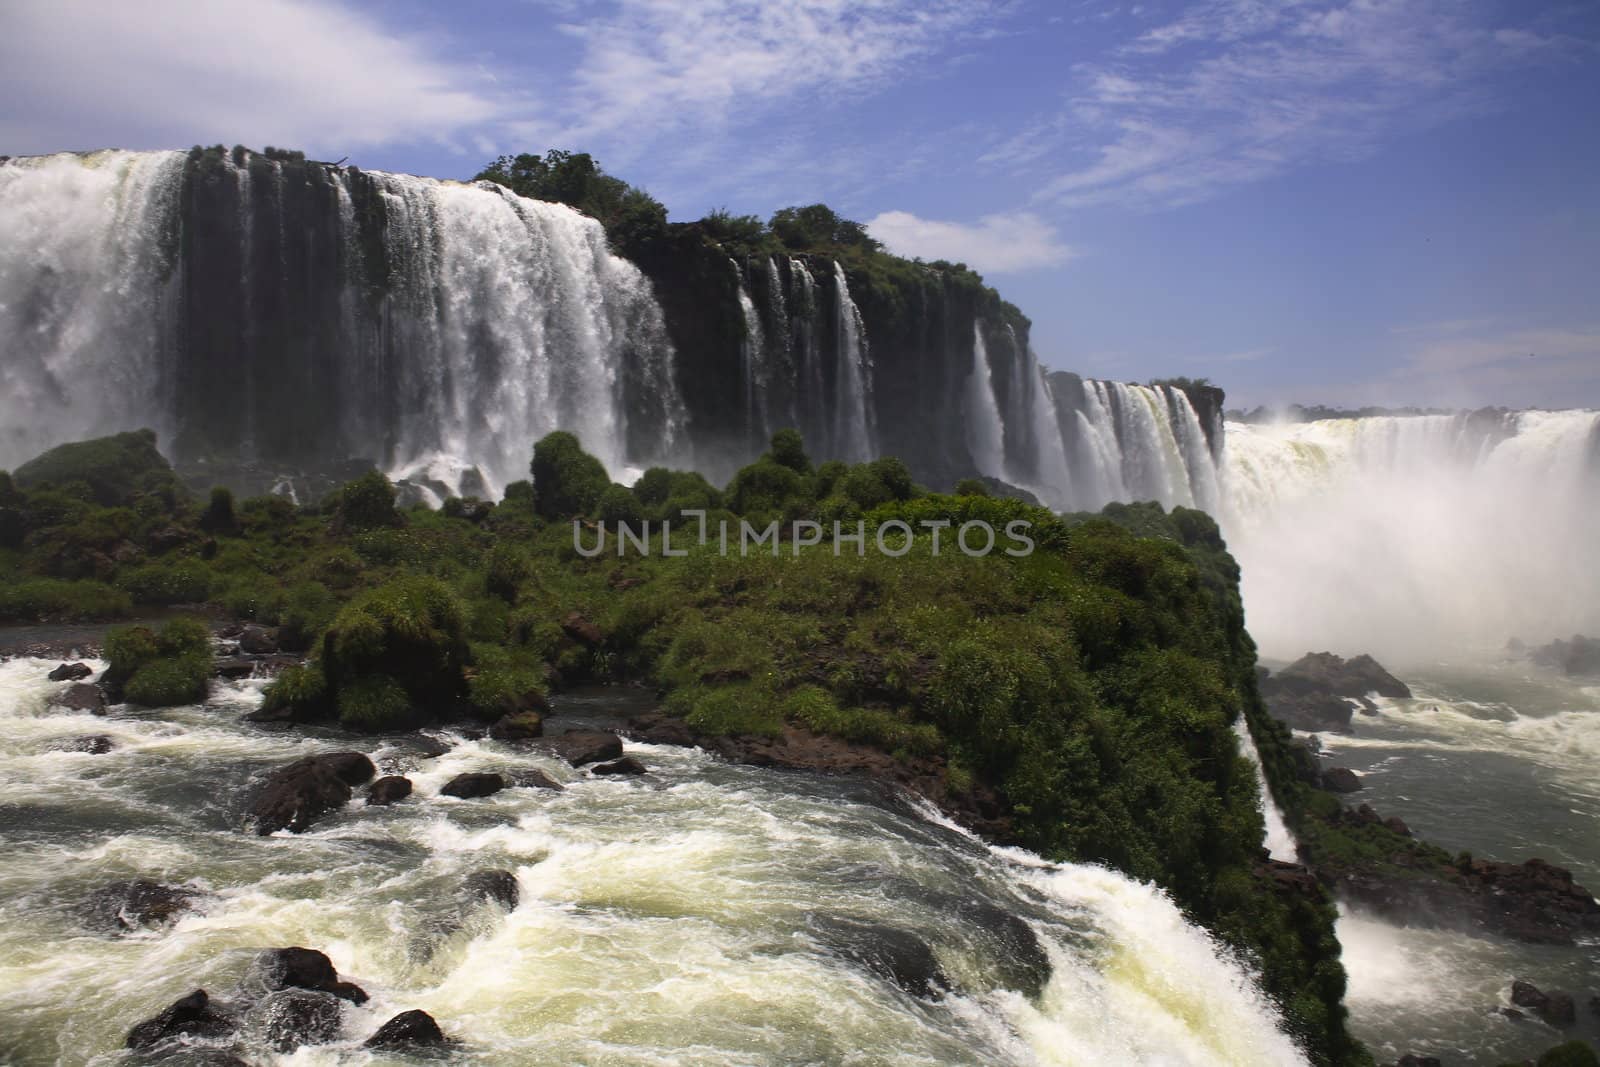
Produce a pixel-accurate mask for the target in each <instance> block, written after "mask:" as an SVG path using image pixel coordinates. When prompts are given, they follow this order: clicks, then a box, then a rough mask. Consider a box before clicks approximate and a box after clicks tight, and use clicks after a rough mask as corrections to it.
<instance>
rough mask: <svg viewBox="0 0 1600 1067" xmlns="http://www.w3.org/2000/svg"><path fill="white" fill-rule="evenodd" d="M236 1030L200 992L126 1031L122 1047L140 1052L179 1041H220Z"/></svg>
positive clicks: (223, 1013) (235, 1025) (191, 994)
mask: <svg viewBox="0 0 1600 1067" xmlns="http://www.w3.org/2000/svg"><path fill="white" fill-rule="evenodd" d="M237 1028H238V1026H237V1024H236V1023H235V1021H234V1020H233V1018H232V1017H231V1016H229V1015H228V1014H226V1013H225V1012H223V1011H221V1010H219V1009H218V1008H217V1007H216V1006H215V1005H213V1004H212V1003H211V998H210V997H209V996H208V995H207V994H206V991H205V990H204V989H196V990H195V991H194V992H193V993H190V994H189V995H188V996H186V997H180V998H179V999H178V1000H175V1001H173V1003H172V1004H171V1005H169V1006H168V1007H167V1008H166V1010H164V1011H163V1012H162V1013H161V1014H160V1015H157V1016H156V1017H155V1018H153V1019H146V1020H145V1021H144V1022H142V1023H140V1024H139V1025H137V1026H135V1027H134V1028H133V1029H132V1030H129V1031H128V1039H127V1041H126V1045H127V1047H128V1048H130V1049H133V1050H134V1051H136V1052H143V1051H147V1050H150V1049H154V1048H156V1047H157V1046H159V1045H164V1044H166V1043H167V1042H169V1041H176V1040H178V1039H180V1038H186V1037H187V1038H196V1037H198V1038H210V1039H216V1038H223V1037H227V1036H229V1035H230V1034H232V1033H233V1032H234V1030H236V1029H237Z"/></svg>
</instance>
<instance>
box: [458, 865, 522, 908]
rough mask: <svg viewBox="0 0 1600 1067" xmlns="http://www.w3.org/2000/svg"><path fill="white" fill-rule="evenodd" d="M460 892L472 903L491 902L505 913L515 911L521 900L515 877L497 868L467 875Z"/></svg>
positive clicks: (520, 892)
mask: <svg viewBox="0 0 1600 1067" xmlns="http://www.w3.org/2000/svg"><path fill="white" fill-rule="evenodd" d="M461 891H462V893H463V895H465V896H466V898H467V899H468V900H470V901H472V902H473V903H477V902H478V901H485V900H492V901H494V902H495V903H496V904H499V905H500V906H501V907H503V908H505V909H506V910H507V911H515V910H516V908H517V904H518V902H519V901H521V899H522V890H521V889H520V888H519V887H518V886H517V876H516V875H514V874H512V873H511V872H510V871H506V870H500V869H499V868H492V869H490V870H484V871H474V872H473V873H472V874H469V875H467V879H466V881H464V882H462V883H461Z"/></svg>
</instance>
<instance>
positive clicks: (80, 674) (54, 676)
mask: <svg viewBox="0 0 1600 1067" xmlns="http://www.w3.org/2000/svg"><path fill="white" fill-rule="evenodd" d="M93 673H94V668H93V667H90V666H89V665H88V664H87V663H63V664H62V665H61V666H59V667H57V668H56V669H55V670H53V671H51V672H50V674H49V678H50V680H51V681H52V682H81V681H83V680H84V679H85V678H87V677H89V676H90V675H91V674H93Z"/></svg>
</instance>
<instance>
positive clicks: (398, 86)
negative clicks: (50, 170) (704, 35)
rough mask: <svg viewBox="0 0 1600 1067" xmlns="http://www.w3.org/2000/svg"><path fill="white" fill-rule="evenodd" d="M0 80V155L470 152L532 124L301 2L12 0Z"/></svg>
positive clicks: (364, 20)
mask: <svg viewBox="0 0 1600 1067" xmlns="http://www.w3.org/2000/svg"><path fill="white" fill-rule="evenodd" d="M0 72H3V73H0V86H3V87H4V91H5V93H6V96H7V97H8V100H9V103H10V105H11V106H9V107H7V109H6V111H7V114H8V117H7V118H4V119H0V146H3V148H4V150H6V151H9V152H13V153H26V152H41V151H52V150H58V149H62V148H103V147H108V146H119V147H130V148H146V147H183V146H185V145H188V144H192V143H195V142H212V141H227V142H229V143H232V142H234V141H240V140H248V141H250V142H252V143H255V144H257V145H260V144H269V143H275V144H287V145H294V146H296V147H302V148H308V149H312V150H314V151H326V152H342V151H345V150H349V149H352V148H356V147H365V146H373V145H384V144H391V143H419V142H429V141H432V142H439V143H451V144H456V145H460V146H462V147H477V145H476V144H474V140H475V138H474V137H473V135H472V131H474V130H481V129H483V128H484V127H486V126H489V125H492V124H494V123H496V122H498V121H500V120H502V119H504V118H505V117H506V116H508V115H509V114H511V112H512V110H513V108H515V109H516V110H517V111H518V112H519V113H521V114H523V115H527V114H528V113H530V112H532V111H536V110H537V107H536V105H535V104H534V103H533V102H532V101H531V100H529V99H528V98H526V97H513V96H510V95H508V94H507V93H506V92H505V91H504V90H503V89H496V88H495V87H494V86H493V84H492V82H491V80H490V79H489V78H488V77H487V76H486V75H485V74H483V73H482V72H480V71H478V70H476V69H474V68H472V67H470V66H466V65H462V64H457V63H451V62H448V61H445V60H443V59H440V58H439V57H438V54H437V52H436V51H435V48H434V47H433V46H431V45H429V44H426V43H424V42H420V41H415V40H411V39H408V38H406V37H403V36H400V35H397V34H395V33H393V32H392V31H391V30H389V29H387V28H385V27H384V26H383V25H382V24H380V23H379V22H378V21H377V20H375V19H373V18H371V17H370V16H367V15H364V14H361V13H359V12H357V11H355V10H354V9H351V8H348V7H345V6H342V5H340V4H336V3H327V2H311V0H164V2H163V3H162V4H161V5H160V9H159V10H154V9H152V8H151V7H149V6H147V5H144V4H130V3H125V2H122V0H11V2H9V3H8V4H7V5H6V14H5V32H4V34H3V35H0ZM480 143H481V142H480Z"/></svg>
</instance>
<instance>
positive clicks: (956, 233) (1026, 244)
mask: <svg viewBox="0 0 1600 1067" xmlns="http://www.w3.org/2000/svg"><path fill="white" fill-rule="evenodd" d="M867 230H868V232H870V233H871V234H872V236H873V237H876V238H877V239H878V240H880V241H882V242H883V243H884V244H885V245H886V246H887V247H888V248H889V250H890V251H891V252H895V253H897V254H899V255H902V256H918V257H921V258H922V259H929V260H935V259H944V260H949V261H951V262H955V263H966V264H967V265H968V266H970V267H973V268H974V269H976V270H979V271H982V272H984V273H993V274H1004V273H1006V272H1007V271H1021V270H1032V269H1034V268H1036V267H1053V266H1057V265H1059V264H1061V263H1065V262H1066V261H1067V260H1068V259H1070V258H1072V256H1073V255H1075V254H1076V253H1074V251H1073V250H1072V249H1071V248H1069V247H1068V246H1067V245H1065V244H1063V243H1061V242H1060V241H1059V240H1057V237H1056V231H1055V228H1054V227H1052V226H1050V225H1049V224H1047V223H1045V222H1044V221H1043V220H1042V219H1040V218H1039V217H1038V216H1037V215H1033V214H1029V213H1028V212H1019V213H1016V214H1010V215H985V216H984V217H983V218H981V219H979V220H978V221H977V222H976V223H962V222H941V221H938V220H936V219H923V218H918V217H917V216H916V215H913V214H911V213H910V212H908V211H886V212H884V213H883V214H881V215H879V216H878V217H877V218H874V219H872V220H871V221H870V222H868V223H867Z"/></svg>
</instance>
